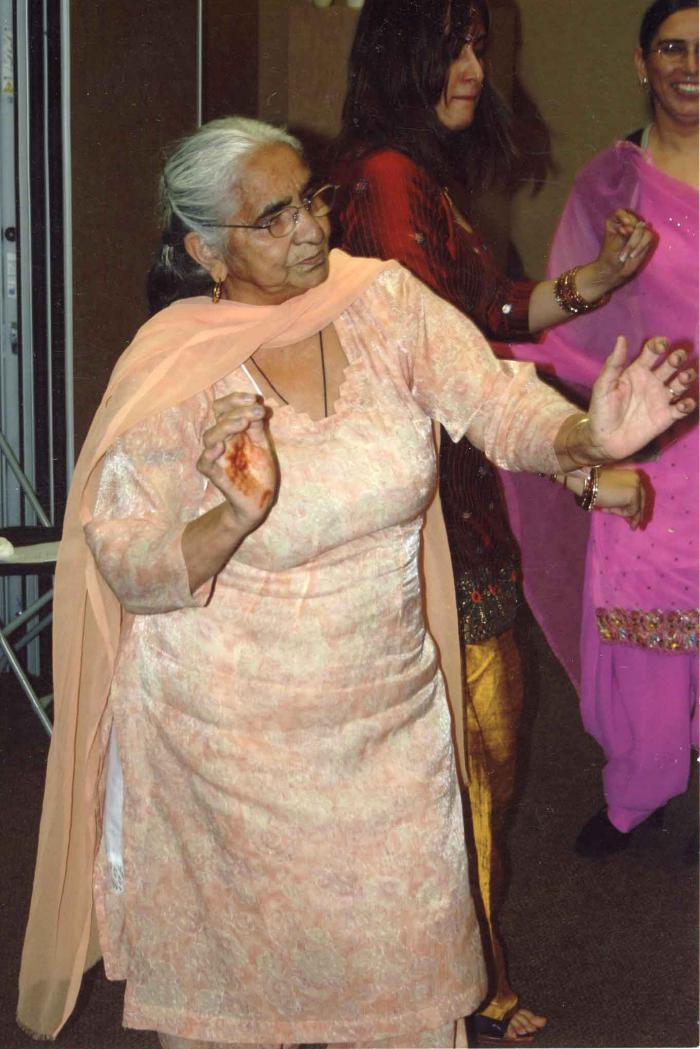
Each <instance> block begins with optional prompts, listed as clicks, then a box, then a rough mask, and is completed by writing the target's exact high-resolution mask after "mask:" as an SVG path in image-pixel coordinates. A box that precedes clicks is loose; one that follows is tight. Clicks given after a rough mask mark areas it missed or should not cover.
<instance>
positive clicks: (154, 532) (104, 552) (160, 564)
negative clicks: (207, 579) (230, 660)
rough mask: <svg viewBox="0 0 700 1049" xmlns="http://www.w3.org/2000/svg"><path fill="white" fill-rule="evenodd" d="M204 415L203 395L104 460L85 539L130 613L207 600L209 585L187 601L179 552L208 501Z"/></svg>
mask: <svg viewBox="0 0 700 1049" xmlns="http://www.w3.org/2000/svg"><path fill="white" fill-rule="evenodd" d="M207 411H208V402H207V398H206V396H205V395H204V394H202V395H200V396H198V397H196V398H192V399H191V400H190V401H188V402H185V404H184V405H179V406H177V407H175V408H171V409H169V410H168V411H166V412H163V413H162V414H160V415H158V416H155V417H153V418H151V419H149V420H148V421H147V422H146V423H144V424H142V425H140V426H137V427H135V428H134V429H132V430H130V431H129V432H128V433H126V434H125V435H124V436H123V437H122V438H121V439H120V440H118V441H117V442H116V443H115V444H114V445H112V447H111V448H110V449H109V450H108V452H107V454H106V456H105V460H104V463H103V466H102V472H101V477H100V485H99V490H98V495H97V501H96V505H95V513H94V516H93V517H92V520H91V521H90V522H88V524H87V525H86V526H85V534H86V538H87V542H88V545H89V547H90V549H91V551H92V554H93V556H94V558H95V561H96V563H97V566H98V568H99V570H100V572H101V573H102V575H103V576H104V578H105V579H106V580H107V582H108V583H109V585H110V587H111V588H112V590H113V591H114V593H115V594H116V596H117V597H118V598H119V601H120V602H121V604H122V605H123V607H124V608H125V609H126V610H127V611H128V612H132V613H140V614H148V613H156V612H169V611H172V610H174V609H178V608H186V607H196V606H199V605H203V604H205V603H206V601H207V600H208V597H209V595H210V591H211V585H212V584H211V583H208V584H207V585H205V586H203V587H200V589H199V590H198V591H197V592H196V594H195V595H194V596H193V595H192V594H191V593H190V589H189V583H188V577H187V567H186V565H185V561H184V558H183V555H182V546H181V541H182V533H183V531H184V529H185V527H186V525H187V523H188V522H189V521H191V520H193V519H194V518H196V517H197V516H198V515H199V513H200V512H201V508H202V503H203V500H204V497H205V494H206V488H207V482H206V479H205V478H204V477H203V476H202V475H201V474H199V473H198V472H197V470H196V466H195V463H196V460H197V458H198V456H199V454H200V450H201V433H202V430H203V428H204V421H205V419H206V415H207Z"/></svg>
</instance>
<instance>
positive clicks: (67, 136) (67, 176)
mask: <svg viewBox="0 0 700 1049" xmlns="http://www.w3.org/2000/svg"><path fill="white" fill-rule="evenodd" d="M70 74H71V50H70V0H61V138H62V157H63V287H64V303H65V306H64V346H65V383H66V387H65V394H66V470H67V477H68V483H69V484H70V480H71V477H72V476H73V465H74V463H75V416H74V399H73V369H74V364H73V182H72V178H73V174H72V172H73V165H72V155H71V83H70Z"/></svg>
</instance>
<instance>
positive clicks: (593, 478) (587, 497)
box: [576, 466, 600, 513]
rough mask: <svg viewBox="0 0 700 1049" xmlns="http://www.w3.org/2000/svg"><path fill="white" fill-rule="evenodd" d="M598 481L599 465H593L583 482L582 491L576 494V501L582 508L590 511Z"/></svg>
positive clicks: (595, 495) (594, 501) (593, 504)
mask: <svg viewBox="0 0 700 1049" xmlns="http://www.w3.org/2000/svg"><path fill="white" fill-rule="evenodd" d="M599 483H600V467H598V466H594V467H593V468H592V470H591V471H590V473H589V474H588V477H587V478H586V480H585V481H584V482H583V491H582V492H581V494H580V495H577V496H576V502H577V503H578V505H579V506H580V507H581V509H582V510H586V511H587V513H590V512H591V510H592V509H593V507H594V506H595V504H596V500H597V498H598V485H599Z"/></svg>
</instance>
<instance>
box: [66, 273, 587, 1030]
mask: <svg viewBox="0 0 700 1049" xmlns="http://www.w3.org/2000/svg"><path fill="white" fill-rule="evenodd" d="M336 328H337V331H338V335H339V337H340V340H341V344H342V345H343V348H344V350H345V352H346V355H347V357H348V361H349V364H348V368H347V370H346V379H345V383H344V385H343V388H342V390H341V395H340V399H339V401H338V402H337V403H336V405H335V410H334V413H333V414H332V415H331V416H330V417H329V418H328V419H324V420H320V421H318V422H314V421H312V420H311V419H310V418H308V417H307V416H304V415H300V414H298V413H296V412H295V411H294V410H293V409H292V408H289V407H284V408H279V407H276V406H274V405H271V406H270V407H271V408H272V421H271V432H272V435H273V439H274V441H275V446H276V450H277V455H278V458H279V462H280V470H281V478H282V480H281V485H280V492H279V498H278V501H277V503H276V505H275V507H274V508H273V510H272V512H271V513H270V515H269V517H268V518H267V519H266V521H265V523H264V525H263V526H261V527H260V528H259V529H258V530H257V531H256V532H254V533H252V534H251V535H250V536H249V537H248V538H247V539H246V540H245V542H244V543H243V544H242V545H241V546H240V547H239V549H238V551H237V553H236V555H235V556H234V557H233V558H232V559H231V561H230V562H229V563H228V564H227V565H226V566H225V568H224V569H223V570H222V571H221V573H220V574H219V575H218V577H217V578H216V580H215V581H214V582H213V583H211V584H208V585H206V586H205V587H202V588H201V590H200V591H198V592H197V593H196V594H195V595H194V596H192V595H190V594H189V591H188V588H187V582H186V570H185V566H184V563H183V560H182V554H181V549H180V542H179V539H180V536H181V534H182V530H183V528H184V527H185V525H186V523H187V521H188V520H191V519H193V518H194V517H196V516H197V515H198V514H201V513H203V512H205V511H206V510H208V509H209V508H210V507H212V506H214V505H216V504H217V503H218V502H219V501H220V496H219V493H218V492H217V490H215V489H213V488H212V487H211V486H209V485H207V483H206V482H205V480H204V478H203V477H202V476H201V475H200V474H199V473H198V472H197V470H196V466H195V464H196V460H197V457H198V455H199V450H200V447H201V435H202V432H203V430H204V429H205V428H206V427H207V426H208V425H209V419H210V410H211V400H212V396H214V397H218V396H221V395H223V394H224V393H227V392H229V391H231V390H234V389H241V390H243V389H245V390H247V389H248V388H249V387H248V385H247V380H246V378H245V376H244V375H243V374H242V373H241V372H240V371H236V372H234V373H233V374H231V375H230V376H228V377H227V378H226V379H224V380H222V381H221V382H219V383H218V384H217V385H216V387H215V388H214V390H213V391H208V392H205V393H203V394H201V395H197V396H196V397H193V398H191V399H190V400H188V401H186V402H184V403H182V404H180V405H178V406H177V407H175V408H172V409H169V410H167V411H165V412H162V413H160V414H159V415H157V416H155V417H152V418H150V419H149V420H148V421H147V422H146V423H144V424H142V425H140V426H137V427H135V428H133V429H132V430H131V431H129V432H128V433H127V434H126V435H125V436H124V437H122V438H120V439H119V440H118V441H117V442H116V443H115V444H114V445H113V446H112V448H111V450H110V452H109V453H108V455H107V457H106V459H105V463H104V467H103V471H102V478H101V487H100V493H99V496H98V500H97V505H96V510H95V514H94V517H93V519H92V521H91V522H90V523H89V524H88V526H87V528H86V534H87V538H88V541H89V543H90V546H91V549H92V551H93V553H94V556H95V558H96V560H97V563H98V565H99V568H100V571H101V572H102V573H103V575H104V576H105V578H106V579H107V580H108V582H109V584H110V586H111V587H112V589H113V590H114V591H115V593H116V594H117V595H118V596H119V599H120V601H121V602H122V604H123V606H124V607H125V608H126V609H127V610H128V611H130V612H132V613H134V618H133V620H131V624H130V627H129V629H128V631H126V632H125V633H123V636H122V638H121V644H120V651H119V656H118V660H117V667H116V672H115V676H114V681H113V687H112V691H111V697H110V704H111V708H112V713H113V715H114V724H115V726H116V732H117V739H118V745H119V752H120V758H121V763H122V766H123V791H124V795H123V865H124V883H123V890H124V891H123V892H122V893H121V894H119V893H115V892H114V891H113V887H112V881H111V878H110V870H109V864H108V863H107V862H106V858H105V856H104V854H102V855H101V857H100V859H99V861H98V864H97V868H96V873H95V897H96V905H97V910H98V915H99V920H100V932H101V941H102V947H103V952H104V956H105V964H106V968H107V972H108V975H109V976H110V977H111V978H115V979H126V981H127V989H126V997H125V1013H124V1022H125V1024H126V1025H127V1026H133V1027H140V1028H154V1029H158V1030H163V1031H168V1032H171V1033H173V1034H176V1035H178V1036H180V1037H184V1038H189V1039H204V1040H209V1041H214V1042H216V1041H224V1042H225V1041H231V1042H260V1041H276V1042H290V1041H294V1042H297V1041H304V1042H312V1041H325V1042H338V1041H352V1040H358V1039H360V1040H361V1039H365V1038H372V1037H377V1038H381V1037H389V1036H391V1035H392V1034H394V1033H396V1032H398V1031H402V1030H427V1029H431V1028H435V1027H439V1026H440V1025H442V1024H444V1023H445V1022H447V1021H449V1020H452V1019H454V1018H456V1017H458V1016H461V1015H464V1014H466V1013H469V1012H470V1011H472V1010H473V1009H474V1008H475V1007H476V1005H477V1004H478V1002H479V1001H480V999H481V997H482V995H483V991H484V970H483V963H482V958H481V947H480V938H479V931H478V927H477V922H476V918H475V914H474V909H473V905H472V902H471V899H470V895H469V888H468V877H467V870H466V859H465V850H464V839H463V828H462V812H461V804H460V799H459V792H458V788H457V780H456V774H455V763H454V756H453V750H452V743H451V734H450V717H449V712H448V707H447V702H446V697H445V691H444V685H443V681H442V677H441V675H440V674H439V671H438V667H437V660H436V651H435V646H434V644H433V642H432V639H431V638H430V637H429V636H428V635H427V634H426V630H425V625H424V619H423V612H422V590H421V584H420V577H419V572H418V552H419V541H420V539H419V536H420V528H421V523H422V513H423V510H424V509H425V507H426V505H427V503H428V502H429V500H430V498H431V496H432V493H433V490H434V486H435V481H436V470H435V454H434V447H433V441H432V431H431V419H432V418H437V419H439V421H440V422H442V423H443V424H444V425H445V426H446V427H447V428H448V430H449V431H450V432H451V433H452V435H453V436H455V437H457V438H458V437H460V436H461V434H462V433H463V432H465V431H467V432H468V433H469V435H470V439H471V440H473V441H475V442H476V443H478V444H479V445H484V446H486V448H487V450H489V451H490V454H492V455H493V456H494V457H495V458H497V459H498V460H499V461H501V462H503V463H504V464H506V465H510V466H512V467H513V468H521V467H522V468H529V469H533V470H551V469H552V464H553V461H554V460H555V457H554V452H553V449H552V441H553V437H554V435H555V434H556V432H557V430H558V428H559V425H560V423H561V420H562V418H563V416H565V415H566V414H568V412H569V411H570V409H569V407H568V406H567V405H566V404H565V402H563V401H562V400H561V399H560V398H558V397H556V395H554V394H552V393H551V391H549V390H548V389H547V388H545V387H540V385H539V384H537V383H536V382H534V381H533V372H532V369H530V368H529V367H522V366H517V365H516V366H512V365H504V364H501V363H499V362H496V361H495V360H494V359H493V358H492V357H491V355H490V354H489V352H488V349H487V347H486V346H485V344H484V342H483V340H482V338H481V336H480V335H479V333H478V332H477V331H476V329H474V328H473V326H472V325H471V324H470V322H469V321H467V320H466V319H464V318H463V317H461V316H460V315H458V314H456V312H455V311H454V310H453V309H452V308H451V307H449V306H448V305H447V304H445V303H443V302H441V301H440V300H439V299H437V298H436V297H435V296H433V295H432V294H431V293H430V292H428V291H427V290H426V289H424V288H422V286H421V285H420V284H419V283H418V282H417V281H415V280H413V278H411V277H410V276H409V275H408V274H406V273H405V272H402V271H387V272H386V273H385V274H384V275H382V276H381V277H380V278H379V279H378V280H377V281H376V283H375V284H374V285H372V287H371V288H370V289H369V290H368V291H367V292H366V293H364V294H363V295H362V296H361V297H360V299H359V300H357V301H356V302H355V303H354V304H353V306H352V307H351V308H350V309H348V310H346V311H345V313H343V314H342V315H341V316H340V317H339V318H338V320H337V322H336ZM525 405H527V411H525V410H524V406H525Z"/></svg>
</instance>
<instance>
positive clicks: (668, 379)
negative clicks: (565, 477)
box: [588, 336, 696, 460]
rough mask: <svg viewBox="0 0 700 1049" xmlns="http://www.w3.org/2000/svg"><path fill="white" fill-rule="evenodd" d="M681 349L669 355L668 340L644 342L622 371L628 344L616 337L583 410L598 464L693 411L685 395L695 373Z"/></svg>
mask: <svg viewBox="0 0 700 1049" xmlns="http://www.w3.org/2000/svg"><path fill="white" fill-rule="evenodd" d="M687 359H688V354H687V352H686V351H685V350H674V351H673V352H672V353H668V340H667V339H663V338H654V339H649V340H648V341H647V342H646V343H645V344H644V346H643V348H642V352H641V353H640V354H639V356H638V357H637V358H636V359H635V360H633V361H632V363H631V364H630V365H627V366H626V360H627V340H626V339H625V338H624V337H623V336H620V337H619V338H618V340H617V342H616V343H615V348H614V350H613V352H612V353H611V354H610V356H609V357H608V359H607V360H606V362H605V364H604V365H603V367H602V369H601V371H600V374H599V375H598V378H597V379H596V381H595V383H594V386H593V393H592V396H591V403H590V407H589V410H588V416H589V420H590V438H591V443H592V445H593V446H594V448H595V452H594V454H595V455H596V457H598V458H599V459H602V460H605V459H627V458H628V457H629V456H630V455H633V454H634V453H635V452H636V451H638V450H639V449H640V448H643V447H644V446H645V445H646V444H648V443H649V441H651V440H652V439H653V438H654V437H658V435H659V434H661V433H663V432H664V430H667V429H668V428H669V426H671V425H672V423H674V422H676V421H677V420H678V419H683V418H684V417H685V416H686V415H688V414H689V413H690V412H692V411H693V409H694V408H695V406H696V402H695V400H693V398H692V397H689V396H687V388H688V387H689V386H690V385H691V384H692V383H693V382H694V380H695V377H696V373H695V369H694V368H688V367H684V366H685V365H686V362H687Z"/></svg>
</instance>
